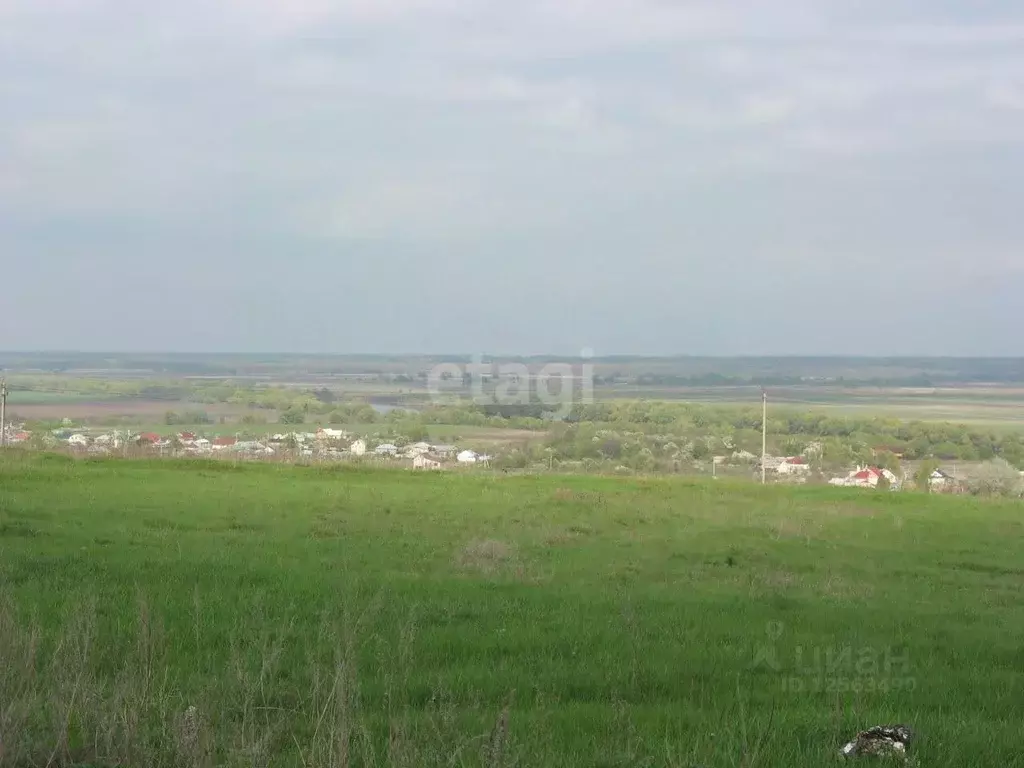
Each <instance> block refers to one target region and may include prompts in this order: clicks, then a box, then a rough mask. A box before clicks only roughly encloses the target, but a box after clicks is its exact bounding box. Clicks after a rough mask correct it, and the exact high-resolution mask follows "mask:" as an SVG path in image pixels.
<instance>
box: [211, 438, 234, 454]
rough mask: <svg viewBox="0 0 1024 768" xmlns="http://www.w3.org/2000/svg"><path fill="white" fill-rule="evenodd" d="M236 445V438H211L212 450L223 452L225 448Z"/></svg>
mask: <svg viewBox="0 0 1024 768" xmlns="http://www.w3.org/2000/svg"><path fill="white" fill-rule="evenodd" d="M237 444H238V438H237V437H215V438H213V445H212V447H213V450H215V451H223V450H224V449H225V448H232V447H233V446H235V445H237Z"/></svg>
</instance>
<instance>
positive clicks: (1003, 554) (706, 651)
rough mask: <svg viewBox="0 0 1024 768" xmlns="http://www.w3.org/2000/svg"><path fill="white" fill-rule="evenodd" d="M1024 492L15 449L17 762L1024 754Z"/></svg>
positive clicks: (11, 721)
mask: <svg viewBox="0 0 1024 768" xmlns="http://www.w3.org/2000/svg"><path fill="white" fill-rule="evenodd" d="M1022 535H1024V507H1022V506H1021V504H1020V503H1011V502H987V501H981V500H975V499H971V498H953V497H934V496H927V495H922V494H915V493H899V494H896V493H885V492H877V493H876V492H870V491H856V490H847V489H831V488H800V489H793V488H784V487H767V488H764V487H761V486H758V485H755V484H746V483H732V482H729V481H718V482H713V481H694V480H685V479H680V478H657V479H654V478H651V479H643V478H630V479H619V478H600V477H579V476H573V477H561V476H547V475H546V476H542V477H533V476H504V475H501V474H494V475H490V474H466V473H451V474H449V473H443V472H440V473H414V472H411V471H396V470H373V469H360V468H358V467H337V468H335V467H331V468H327V467H302V466H287V465H255V464H237V465H236V464H232V463H228V462H177V461H160V462H147V461H123V460H95V461H93V460H89V461H82V460H73V459H69V458H66V457H62V456H48V455H39V454H23V453H21V452H16V451H8V452H6V453H5V454H3V455H0V661H2V663H0V766H45V765H50V766H302V767H305V766H370V765H382V766H428V765H438V766H440V765H446V766H705V767H708V768H710V767H711V766H746V767H748V768H749V767H752V766H773V767H775V766H812V765H813V766H819V765H830V764H837V763H839V762H840V761H841V758H839V756H838V749H839V747H840V746H841V745H842V743H843V742H844V741H845V740H846V739H847V738H848V737H850V736H852V735H853V734H854V733H856V731H858V730H860V729H862V728H866V727H868V726H871V725H876V724H883V723H894V722H906V723H909V724H911V725H912V726H914V727H915V728H916V729H917V730H918V731H919V733H920V734H921V736H920V739H919V741H918V742H916V743H915V744H914V745H913V746H912V750H911V751H912V754H913V755H914V757H915V759H917V760H919V762H920V765H923V766H929V767H931V766H936V767H937V766H1013V765H1022V764H1024V757H1022V755H1021V752H1020V743H1021V734H1022V729H1021V723H1020V711H1019V705H1020V703H1021V702H1022V701H1024V698H1022V697H1024V693H1022V691H1024V649H1022V645H1021V638H1022V637H1024V600H1022V599H1021V586H1022V584H1024V550H1022V549H1021V541H1022Z"/></svg>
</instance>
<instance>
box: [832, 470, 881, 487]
mask: <svg viewBox="0 0 1024 768" xmlns="http://www.w3.org/2000/svg"><path fill="white" fill-rule="evenodd" d="M883 477H884V478H885V479H886V480H888V481H889V486H890V487H891V488H895V487H896V485H897V483H898V478H897V477H896V475H894V474H893V473H892V472H890V471H889V470H888V469H879V468H878V467H857V469H855V470H854V471H853V472H851V473H850V474H849V475H847V476H846V477H834V478H832V479H831V480H829V484H830V485H841V486H846V487H852V488H877V487H878V484H879V482H881V480H882V478H883Z"/></svg>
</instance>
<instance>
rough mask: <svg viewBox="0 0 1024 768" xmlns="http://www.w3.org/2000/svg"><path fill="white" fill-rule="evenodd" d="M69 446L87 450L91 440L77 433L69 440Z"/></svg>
mask: <svg viewBox="0 0 1024 768" xmlns="http://www.w3.org/2000/svg"><path fill="white" fill-rule="evenodd" d="M68 445H71V446H74V447H75V448H87V447H88V446H89V438H88V437H86V436H85V435H83V434H79V433H76V434H74V435H71V437H69V438H68Z"/></svg>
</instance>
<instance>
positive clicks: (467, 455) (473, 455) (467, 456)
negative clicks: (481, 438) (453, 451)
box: [455, 451, 479, 464]
mask: <svg viewBox="0 0 1024 768" xmlns="http://www.w3.org/2000/svg"><path fill="white" fill-rule="evenodd" d="M478 459H479V455H478V454H477V452H476V451H463V452H462V453H460V454H459V455H458V456H456V457H455V460H456V461H458V462H459V463H460V464H476V462H477V460H478Z"/></svg>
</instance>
